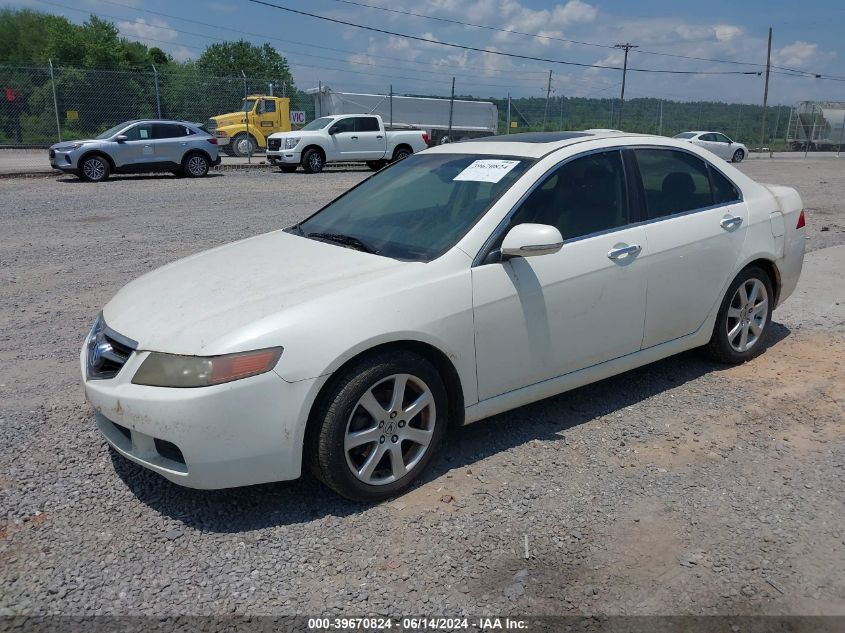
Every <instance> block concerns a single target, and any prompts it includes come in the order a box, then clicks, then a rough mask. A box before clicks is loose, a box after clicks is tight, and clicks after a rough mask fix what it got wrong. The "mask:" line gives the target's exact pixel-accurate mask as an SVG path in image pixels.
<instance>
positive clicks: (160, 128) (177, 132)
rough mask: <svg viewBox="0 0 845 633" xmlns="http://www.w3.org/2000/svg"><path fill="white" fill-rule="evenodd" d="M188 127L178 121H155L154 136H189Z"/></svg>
mask: <svg viewBox="0 0 845 633" xmlns="http://www.w3.org/2000/svg"><path fill="white" fill-rule="evenodd" d="M187 135H188V132H187V128H186V127H185V126H184V125H178V124H176V123H153V138H154V139H164V138H180V137H182V136H187Z"/></svg>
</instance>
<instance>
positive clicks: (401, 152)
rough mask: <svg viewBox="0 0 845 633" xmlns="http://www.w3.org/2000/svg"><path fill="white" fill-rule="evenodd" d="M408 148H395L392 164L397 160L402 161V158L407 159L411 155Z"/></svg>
mask: <svg viewBox="0 0 845 633" xmlns="http://www.w3.org/2000/svg"><path fill="white" fill-rule="evenodd" d="M413 153H414V152H412V151H411V150H410V149H409V148H407V147H397V148H396V150H395V151H394V152H393V162H394V163H395V162H396V161H397V160H402V159H403V158H408V156H410V155H411V154H413Z"/></svg>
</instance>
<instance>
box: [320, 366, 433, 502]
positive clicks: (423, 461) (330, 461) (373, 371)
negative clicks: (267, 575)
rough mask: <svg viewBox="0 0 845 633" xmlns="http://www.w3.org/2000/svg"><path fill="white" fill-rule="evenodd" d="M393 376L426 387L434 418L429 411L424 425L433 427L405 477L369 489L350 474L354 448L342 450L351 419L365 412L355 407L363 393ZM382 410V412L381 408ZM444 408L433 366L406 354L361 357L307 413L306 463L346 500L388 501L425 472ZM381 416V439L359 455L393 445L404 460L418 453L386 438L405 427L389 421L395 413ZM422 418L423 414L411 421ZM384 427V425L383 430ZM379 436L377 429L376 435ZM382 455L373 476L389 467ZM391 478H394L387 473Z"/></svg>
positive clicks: (386, 455) (389, 459)
mask: <svg viewBox="0 0 845 633" xmlns="http://www.w3.org/2000/svg"><path fill="white" fill-rule="evenodd" d="M395 374H409V375H410V376H411V379H409V381H408V383H409V384H412V380H416V381H420V384H422V385H424V386H427V387H428V389H429V391H430V393H431V395H432V400H433V406H434V414H433V415H432V414H431V409H428V412H429V415H430V417H429V418H427V422H426V424H427V425H430V424H433V425H434V427H433V429H431V428H430V427H428V426H427V427H426V428H428V430H430V431H432V433H431V438H430V441H429V443H428V446H427V448H425V450H424V451H423V452H422V454H421V456H420V457H418V458H417V461H415V463H414V465H413V467H411V468H410V469H408V471H407V473H406V474H405V475H404V476H402V477H399V478H398V479H396V480H395V481H391V482H389V483H381V484H370V483H366V482H365V481H363V480H362V479H361V478H359V477H358V475H356V473H355V472H353V462H352V461H351V460H352V457H351V455H352V453H353V450H355V449H353V450H351V451H350V454H349V455H347V453H346V451H345V448H344V442H345V438H346V434H347V427H348V426H349V425H350V424H352V423H353V422H354V421H355V420H356V419H357V417H356V418H353V415H355V416H360V415H361V414H362V413H364V414H365V413H366V412H365V411H364V410H363V407H358V406H357V405H358V402H359V400H360V399H361V398H362V396H363V395H364V394H366V393H367V392H371V393H372V392H374V391H375V390H377V389H379V388H381V387H382V386H384V388H385V389H388V388H389V383H390V377H391V376H393V375H395ZM391 390H392V389H391ZM388 399H389V398H388ZM382 406H383V407H384V405H382ZM447 407H448V401H447V396H446V388H445V387H444V386H443V380H442V379H441V377H440V374H439V373H438V372H437V370H436V369H435V368H434V366H433V365H432V364H431V363H429V362H428V361H427V360H426V359H424V358H422V357H421V356H418V355H417V354H414V353H411V352H406V351H388V352H383V353H380V354H377V355H375V356H370V357H365V358H363V359H362V360H360V361H358V362H356V363H354V364H353V365H351V366H350V367H349V368H348V369H346V370H344V371H343V373H342V374H340V375H338V376H336V377H333V378H332V380H331V382H330V383H329V385H328V386H327V389H326V391H325V393H324V394H323V395H322V396H321V397H320V399H319V401H318V402H317V403H316V405H315V407H314V410H313V411H312V414H311V420H310V422H309V431H308V433H307V435H306V448H305V450H306V454H305V458H306V461H307V462H308V465H309V467H310V469H311V471H312V472H313V473H314V475H315V476H316V477H317V478H318V479H319V480H320V481H322V482H323V483H324V484H325V485H326V486H328V487H329V488H331V489H332V490H334V491H335V492H337V493H338V494H340V495H342V496H344V497H346V498H347V499H351V500H353V501H358V502H362V503H371V502H376V501H381V500H383V499H387V498H388V497H391V496H393V495H395V494H397V493H398V492H400V491H402V490H404V489H405V488H407V487H408V486H410V485H411V484H412V483H413V482H414V481H415V480H416V479H417V478H418V477H419V475H420V474H421V473H422V472H423V471H424V470H425V467H426V465H427V464H428V462H429V461H430V460H431V458H432V457H433V456H434V454H435V453H436V452H437V447H438V446H439V444H440V442H441V441H442V439H443V434H444V433H445V431H446V426H447V423H448V420H447V417H446V415H447ZM388 408H389V407H388ZM403 408H404V406H403ZM385 416H386V417H387V418H388V419H386V420H384V421H383V422H381V423H380V425H379V427H378V428H379V429H384V430H383V432H384V433H385V435H382V436H381V438H380V439H379V440H378V441H376V440H373V442H372V444H365V445H363V448H362V447H359V448H360V449H361V450H362V451H364V454H363V455H362V456H361V459H363V460H364V461H366V458H367V457H368V456H369V455H370V453H369V451H376V450H382V449H380V448H379V447H380V445H384V446H385V447H386V448H388V449H389V448H390V447H391V442H392V445H393V446H397V444H398V447H397V448H398V450H399V451H400V453H401V452H402V451H407V452H408V455H412V454H413V453H411V451H415V450H417V448H416V445H414V444H413V443H411V444H410V445H409V446H408V447H407V448H403V447H404V446H405V441H403V440H399V441H398V442H397V441H396V438H397V437H398V436H396V435H393V436H392V437H391V435H390V434H391V433H397V432H401V431H396V430H390V429H389V426H391V425H392V424H394V423H395V424H397V425H400V426H401V425H404V424H405V423H404V421H401V420H396V421H395V422H394V421H393V417H395V414H394V415H392V416H391V415H390V414H389V413H386V412H385ZM365 417H366V415H365ZM400 417H401V416H400ZM421 418H422V413H420V415H419V416H418V417H417V418H414V419H415V420H418V419H421ZM373 420H375V418H372V417H370V419H369V421H367V425H369V424H375V422H373ZM385 424H387V425H388V426H384V425H385ZM407 426H408V428H410V427H411V422H410V421H409V422H408V423H407ZM374 430H375V429H374ZM378 432H379V431H378V430H376V433H378ZM386 436H387V437H386ZM393 450H397V449H393ZM382 454H383V457H379V458H378V459H375V460H374V461H375V462H376V464H375V468H374V472H378V471H379V470H380V469H379V468H378V466H379V465H380V464H383V467H382V469H381V470H386V469H387V468H389V467H390V466H391V464H392V456H391V454H389V452H384V451H383V450H382ZM403 461H404V460H403ZM390 476H395V475H393V473H391V474H390Z"/></svg>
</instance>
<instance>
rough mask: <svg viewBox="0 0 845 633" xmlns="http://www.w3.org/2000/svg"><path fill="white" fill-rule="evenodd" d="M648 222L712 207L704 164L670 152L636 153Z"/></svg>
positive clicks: (645, 150) (643, 150) (676, 152)
mask: <svg viewBox="0 0 845 633" xmlns="http://www.w3.org/2000/svg"><path fill="white" fill-rule="evenodd" d="M634 155H635V156H636V158H637V165H638V166H639V168H640V176H641V178H642V183H643V190H644V191H645V198H646V207H647V213H648V219H649V220H654V219H657V218H663V217H666V216H670V215H674V214H676V213H685V212H687V211H694V210H696V209H703V208H705V207H710V206H713V191H712V189H711V187H710V174H709V173H708V169H707V164H706V163H705V162H704V161H703V160H701V159H700V158H698V157H696V156H693V155H692V154H687V153H686V152H679V151H677V150H669V149H636V150H634Z"/></svg>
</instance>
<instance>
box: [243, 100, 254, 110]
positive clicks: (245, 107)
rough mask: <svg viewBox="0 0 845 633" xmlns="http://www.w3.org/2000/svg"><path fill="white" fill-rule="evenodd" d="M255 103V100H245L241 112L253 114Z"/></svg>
mask: <svg viewBox="0 0 845 633" xmlns="http://www.w3.org/2000/svg"><path fill="white" fill-rule="evenodd" d="M255 101H256V100H255V99H244V101H243V103H242V104H241V112H252V109H253V108H254V107H255Z"/></svg>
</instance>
